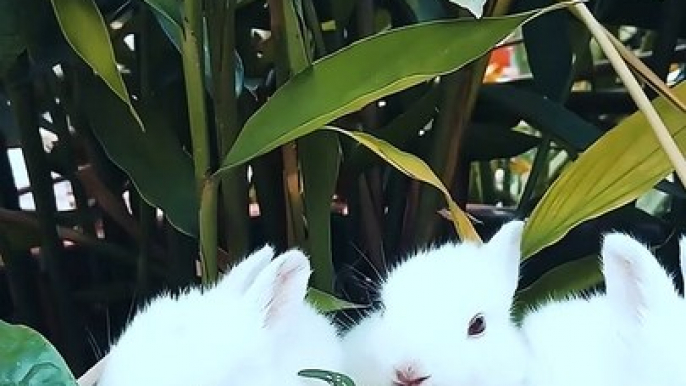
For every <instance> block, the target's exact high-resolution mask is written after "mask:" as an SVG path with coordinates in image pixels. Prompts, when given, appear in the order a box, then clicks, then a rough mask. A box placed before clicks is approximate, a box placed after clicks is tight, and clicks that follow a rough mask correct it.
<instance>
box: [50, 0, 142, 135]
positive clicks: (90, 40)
mask: <svg viewBox="0 0 686 386" xmlns="http://www.w3.org/2000/svg"><path fill="white" fill-rule="evenodd" d="M52 6H53V9H54V10H55V15H56V16H57V20H58V22H59V23H60V28H61V29H62V33H64V37H65V38H66V39H67V42H69V45H71V46H72V48H73V49H74V51H76V53H77V54H78V55H79V56H80V57H81V58H83V60H84V61H85V62H86V63H88V65H89V66H91V68H92V69H93V71H95V72H96V73H97V74H98V76H100V77H101V78H102V79H103V80H104V81H105V83H106V84H107V86H108V87H109V88H110V89H111V90H112V91H113V92H114V93H115V94H117V96H118V97H119V99H121V100H122V101H124V103H126V104H127V106H128V108H129V111H130V112H131V115H133V117H134V118H135V119H136V122H137V123H138V124H139V125H140V127H141V129H142V128H144V126H143V122H142V121H141V119H140V117H139V116H138V113H137V112H136V110H135V109H134V108H133V105H132V104H131V98H129V93H128V91H127V90H126V85H125V84H124V79H122V77H121V74H120V73H119V70H118V69H117V61H116V60H115V58H114V49H113V48H112V42H111V41H110V36H109V34H108V32H107V26H105V21H104V20H103V18H102V15H101V14H100V11H99V10H98V7H97V6H96V5H95V3H94V2H93V0H52Z"/></svg>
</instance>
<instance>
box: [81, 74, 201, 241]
mask: <svg viewBox="0 0 686 386" xmlns="http://www.w3.org/2000/svg"><path fill="white" fill-rule="evenodd" d="M80 85H81V87H82V88H81V90H80V92H81V95H82V96H83V108H84V113H85V114H86V116H87V118H88V120H89V121H90V124H91V127H92V128H93V131H94V132H95V135H96V137H97V138H98V140H99V141H100V143H102V146H103V148H104V149H105V152H106V153H107V155H108V157H109V158H110V159H111V160H112V161H113V162H114V163H115V164H117V165H118V166H119V167H120V168H122V169H123V170H124V171H125V172H126V174H128V176H129V177H131V180H132V181H133V183H134V185H135V186H136V189H137V190H138V191H139V192H140V193H141V196H142V197H143V198H144V199H145V200H146V201H147V202H148V203H150V204H151V205H153V206H155V207H158V208H160V209H162V210H163V211H164V212H165V214H166V215H167V217H168V218H169V221H170V222H171V223H172V224H173V225H174V226H175V227H176V228H178V229H179V230H180V231H182V232H184V233H186V234H188V235H191V236H196V235H197V233H198V199H197V196H196V188H195V179H194V176H193V164H192V161H191V159H190V157H189V156H188V154H187V153H186V152H185V151H184V149H183V148H182V146H181V144H180V143H179V141H178V140H177V137H176V133H177V132H181V130H187V129H186V127H187V126H186V125H187V122H188V120H187V117H186V116H185V112H186V111H187V110H186V109H185V100H184V98H183V93H182V90H180V89H176V88H173V89H171V90H169V89H165V90H161V92H159V93H156V94H155V97H154V98H152V99H151V100H148V101H142V103H141V105H140V111H141V114H142V116H143V118H144V120H145V122H146V125H147V127H148V129H147V130H146V131H145V132H142V131H140V130H137V127H136V122H135V121H134V120H133V118H132V117H131V115H130V114H127V112H126V105H125V104H124V103H122V102H121V101H120V100H119V99H118V98H116V97H115V96H114V95H113V94H112V93H111V92H109V91H108V90H107V88H106V86H105V84H104V83H103V82H102V81H100V80H99V79H98V78H96V77H93V76H83V77H82V81H81V82H80ZM173 112H180V114H181V115H177V114H173ZM176 125H183V127H182V128H178V129H176V128H175V126H176Z"/></svg>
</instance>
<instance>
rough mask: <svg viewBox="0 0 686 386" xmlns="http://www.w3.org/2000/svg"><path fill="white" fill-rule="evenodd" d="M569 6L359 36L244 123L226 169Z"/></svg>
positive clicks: (453, 66)
mask: <svg viewBox="0 0 686 386" xmlns="http://www.w3.org/2000/svg"><path fill="white" fill-rule="evenodd" d="M565 5H566V3H560V4H556V5H555V6H553V7H549V8H546V9H544V10H538V11H532V12H526V13H521V14H516V15H511V16H506V17H499V18H484V19H481V20H479V21H475V20H443V21H435V22H428V23H421V24H415V25H411V26H407V27H402V28H398V29H394V30H391V31H388V32H384V33H380V34H377V35H373V36H371V37H369V38H366V39H362V40H359V41H357V42H355V43H353V44H351V45H350V46H347V47H345V48H343V49H341V50H340V51H337V52H335V53H334V54H332V55H329V56H326V57H324V58H322V59H320V60H318V61H316V62H314V63H313V64H312V65H311V66H310V67H308V68H306V69H305V70H304V71H302V72H300V73H298V74H296V75H295V76H294V77H293V78H291V79H290V80H289V81H288V82H287V83H286V84H284V85H283V86H282V87H281V88H279V89H278V90H277V91H276V92H275V93H274V95H273V96H272V97H271V98H270V99H269V100H268V101H267V103H265V104H264V105H263V106H262V107H261V108H260V109H259V110H258V111H257V112H256V113H255V114H254V115H253V116H252V117H250V119H249V120H248V121H247V122H246V124H245V127H244V128H243V130H242V131H241V134H240V135H239V137H238V139H237V140H236V142H235V144H234V146H233V147H232V148H231V151H230V152H229V154H228V155H227V156H226V158H225V159H224V162H223V163H222V169H226V168H230V167H232V166H234V165H238V164H241V163H243V162H246V161H249V160H250V159H252V158H254V157H257V156H259V155H262V154H264V153H267V152H269V151H271V150H273V149H275V148H276V147H278V146H281V145H283V144H285V143H287V142H290V141H292V140H294V139H296V138H299V137H302V136H304V135H306V134H309V133H311V132H312V131H314V130H316V129H318V128H320V127H321V126H322V125H325V124H327V123H329V122H331V121H332V120H334V119H336V118H339V117H341V116H343V115H345V114H348V113H351V112H354V111H357V110H359V109H360V108H362V107H364V106H365V105H367V104H368V103H370V102H372V101H374V100H376V99H378V98H381V97H384V96H386V95H389V94H392V93H395V92H398V91H401V90H404V89H406V88H408V87H411V86H414V85H416V84H419V83H422V82H425V81H428V80H431V79H433V78H435V77H436V76H439V75H442V74H446V73H449V72H451V71H454V70H457V69H459V68H461V67H462V66H464V65H466V64H467V63H469V62H471V61H472V60H474V59H476V58H478V57H481V56H482V55H484V54H486V53H487V52H488V51H489V50H490V49H491V48H492V47H493V46H494V45H496V44H497V43H498V42H499V41H501V40H502V39H503V38H505V37H506V36H507V35H509V34H510V33H511V32H512V31H514V30H515V29H516V28H517V27H519V26H520V25H521V24H523V23H525V22H526V21H527V20H530V19H532V18H534V17H536V16H538V15H541V14H543V13H545V12H548V11H551V10H553V9H558V8H561V7H563V6H565ZM417 58H422V59H421V60H417ZM342 74H345V76H342ZM370 74H371V75H370ZM296 106H297V108H296ZM220 172H221V170H220Z"/></svg>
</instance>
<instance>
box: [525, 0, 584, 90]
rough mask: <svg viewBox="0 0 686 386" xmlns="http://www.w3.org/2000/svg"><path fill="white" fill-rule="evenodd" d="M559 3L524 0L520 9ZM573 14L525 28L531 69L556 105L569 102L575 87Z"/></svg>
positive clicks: (555, 16) (544, 19) (558, 15)
mask: <svg viewBox="0 0 686 386" xmlns="http://www.w3.org/2000/svg"><path fill="white" fill-rule="evenodd" d="M554 2H555V0H520V1H518V2H517V7H519V9H521V10H529V9H536V8H541V7H545V6H547V5H550V4H553V3H554ZM568 25H569V14H568V13H563V12H557V13H554V14H549V15H545V16H542V17H539V18H537V19H536V20H533V21H532V22H531V23H527V25H525V26H524V27H523V28H522V35H523V37H524V42H525V44H524V47H525V48H526V53H527V55H526V56H527V59H528V63H529V68H530V69H531V73H532V75H533V77H534V84H535V85H536V88H537V89H538V90H539V92H541V93H542V94H544V95H545V96H547V97H548V98H550V99H551V100H553V101H556V102H560V101H563V100H565V99H566V96H567V95H568V93H569V89H570V85H571V72H572V47H571V44H570V37H569V30H568Z"/></svg>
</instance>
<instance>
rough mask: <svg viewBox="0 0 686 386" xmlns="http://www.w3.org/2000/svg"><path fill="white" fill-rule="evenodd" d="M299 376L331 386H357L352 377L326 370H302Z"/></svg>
mask: <svg viewBox="0 0 686 386" xmlns="http://www.w3.org/2000/svg"><path fill="white" fill-rule="evenodd" d="M298 375H300V376H301V377H305V378H315V379H321V380H322V381H326V382H328V383H329V384H330V385H331V386H355V382H353V380H352V379H350V377H348V376H347V375H344V374H341V373H336V372H333V371H326V370H309V369H308V370H301V371H299V372H298Z"/></svg>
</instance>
